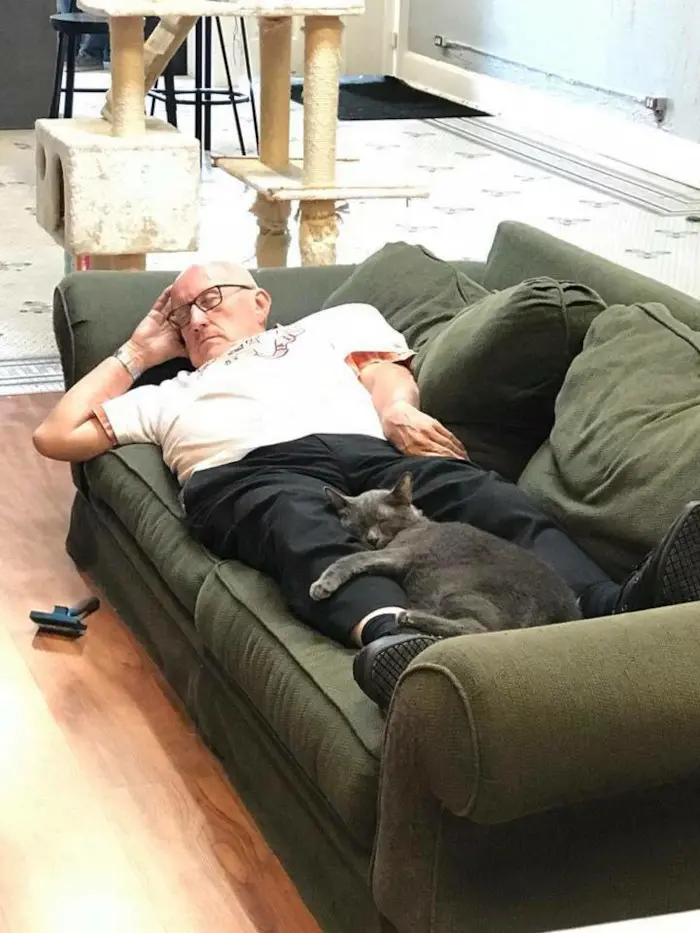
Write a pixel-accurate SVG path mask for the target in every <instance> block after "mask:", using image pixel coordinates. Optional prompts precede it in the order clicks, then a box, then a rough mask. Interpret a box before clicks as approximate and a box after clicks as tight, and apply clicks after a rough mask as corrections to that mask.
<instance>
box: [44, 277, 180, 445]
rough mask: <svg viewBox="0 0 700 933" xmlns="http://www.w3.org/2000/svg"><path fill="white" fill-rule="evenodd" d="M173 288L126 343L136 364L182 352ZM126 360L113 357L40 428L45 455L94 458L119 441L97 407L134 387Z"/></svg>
mask: <svg viewBox="0 0 700 933" xmlns="http://www.w3.org/2000/svg"><path fill="white" fill-rule="evenodd" d="M169 298H170V289H169V288H167V289H166V290H165V291H164V292H163V293H162V294H161V295H160V296H159V297H158V299H157V301H156V303H155V304H154V306H153V308H151V310H150V311H149V312H148V314H147V315H146V317H145V318H144V319H143V321H141V323H140V324H139V326H138V327H137V328H136V330H135V331H134V333H133V335H132V337H131V339H130V340H128V341H127V342H126V343H125V344H124V347H123V348H122V349H123V351H124V355H125V356H126V358H127V362H128V364H129V368H130V369H134V370H137V371H140V372H143V370H145V369H149V368H150V367H151V366H155V365H157V364H158V363H162V362H163V361H164V360H167V359H170V358H171V357H173V356H176V355H178V353H181V352H182V349H183V348H182V343H181V342H180V339H179V334H178V333H177V332H176V331H175V330H174V328H173V327H172V325H171V324H170V323H169V321H168V314H167V311H168V301H169ZM132 383H133V378H132V376H131V375H130V373H129V371H128V369H127V367H126V366H125V365H124V363H121V362H120V361H119V360H118V359H115V358H114V357H110V358H109V359H106V360H103V361H102V362H101V363H100V364H99V365H98V366H96V367H95V369H93V370H92V371H91V372H89V373H88V374H87V375H86V376H83V378H82V379H81V380H80V381H79V382H77V383H76V384H75V385H74V386H73V387H72V388H71V389H69V390H68V392H66V394H65V395H64V396H63V398H62V399H61V400H60V401H59V403H58V404H57V405H56V407H55V408H54V409H53V411H51V412H50V413H49V414H48V416H47V417H46V419H45V420H44V421H43V423H42V424H40V425H39V427H38V428H37V429H36V431H35V432H34V436H33V440H34V446H35V447H36V449H37V450H38V451H39V453H40V454H42V455H43V456H44V457H49V458H51V459H52V460H70V461H74V462H78V461H82V460H90V459H92V458H93V457H97V456H98V455H99V454H101V453H104V452H105V451H106V450H108V449H109V448H110V447H112V446H113V445H114V438H112V437H110V436H109V435H108V434H107V431H106V430H105V428H104V427H103V426H102V424H101V422H100V420H99V419H98V418H97V417H96V416H95V414H94V411H95V409H96V408H98V407H99V406H100V405H102V404H103V403H104V402H106V401H108V400H109V399H113V398H116V397H117V396H119V395H123V394H124V393H125V392H126V391H127V390H128V389H130V388H131V385H132Z"/></svg>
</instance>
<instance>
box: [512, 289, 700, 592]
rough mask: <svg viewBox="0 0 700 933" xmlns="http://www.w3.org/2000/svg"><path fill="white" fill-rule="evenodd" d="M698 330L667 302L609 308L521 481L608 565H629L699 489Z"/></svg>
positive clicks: (623, 569) (619, 573)
mask: <svg viewBox="0 0 700 933" xmlns="http://www.w3.org/2000/svg"><path fill="white" fill-rule="evenodd" d="M696 322H697V329H692V328H690V327H688V326H687V325H686V324H684V323H681V322H680V321H679V320H678V319H677V318H676V317H674V315H672V314H671V312H670V311H669V310H668V309H667V308H665V307H664V306H663V305H661V304H656V303H649V304H637V305H632V306H630V307H625V306H621V305H617V306H613V307H611V308H608V309H607V310H606V311H604V312H603V313H602V314H600V315H599V316H598V318H597V319H596V320H595V321H594V323H593V324H592V326H591V328H590V330H589V332H588V335H587V337H586V341H585V344H584V347H583V351H582V352H581V353H580V354H579V356H577V357H576V359H575V360H574V361H573V363H572V365H571V367H570V369H569V372H568V373H567V376H566V379H565V381H564V384H563V386H562V389H561V392H560V393H559V396H558V398H557V402H556V419H555V423H554V428H553V429H552V432H551V435H550V437H549V439H548V441H547V443H545V444H544V445H543V447H542V448H541V449H540V450H539V451H538V452H537V453H536V455H535V456H534V457H533V459H532V461H531V462H530V463H529V464H528V466H527V469H526V470H525V472H524V473H523V475H522V477H521V481H520V485H521V486H522V488H523V489H525V490H527V491H528V492H529V493H531V494H532V495H533V496H535V497H536V498H537V499H538V500H539V502H540V503H541V504H542V505H543V506H544V508H545V509H546V510H547V511H548V512H549V513H550V514H552V515H553V516H554V517H555V518H556V519H558V520H559V521H560V522H561V523H562V524H563V525H565V527H566V528H567V529H568V531H569V532H570V534H571V535H572V536H573V537H574V538H576V539H577V540H578V541H579V542H580V543H581V544H582V545H583V547H584V548H585V549H586V550H587V551H588V552H589V553H590V554H591V555H592V556H593V557H594V558H595V559H596V560H597V561H598V563H599V564H601V565H602V566H603V567H604V568H605V569H606V570H607V571H608V572H609V573H611V574H612V575H613V576H615V577H617V578H618V579H620V578H622V577H623V576H624V575H625V574H626V573H628V572H629V571H630V570H631V569H632V568H633V567H634V566H635V565H636V564H637V563H638V562H639V561H640V560H641V558H642V557H643V556H644V555H645V553H646V552H647V551H648V550H649V548H651V547H652V546H653V545H654V544H656V543H657V542H658V541H659V539H660V538H661V536H662V535H663V533H664V531H665V530H666V528H667V527H668V525H669V524H670V522H671V521H672V519H673V518H674V517H675V516H676V515H677V514H678V512H679V511H680V509H681V507H682V506H683V505H684V503H685V502H687V501H688V500H690V499H697V498H699V493H700V478H699V477H700V474H699V471H698V461H699V459H700V440H699V438H700V333H698V331H699V330H700V315H698V317H697V318H696Z"/></svg>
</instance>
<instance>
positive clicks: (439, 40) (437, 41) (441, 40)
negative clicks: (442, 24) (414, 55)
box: [433, 36, 445, 49]
mask: <svg viewBox="0 0 700 933" xmlns="http://www.w3.org/2000/svg"><path fill="white" fill-rule="evenodd" d="M444 44H445V37H444V36H433V45H435V46H437V48H439V49H441V48H442V47H443V46H444Z"/></svg>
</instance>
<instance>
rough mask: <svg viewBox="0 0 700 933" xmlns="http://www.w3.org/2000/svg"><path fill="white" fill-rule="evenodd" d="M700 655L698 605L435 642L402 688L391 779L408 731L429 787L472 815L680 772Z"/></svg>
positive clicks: (487, 817) (695, 716) (699, 678)
mask: <svg viewBox="0 0 700 933" xmlns="http://www.w3.org/2000/svg"><path fill="white" fill-rule="evenodd" d="M699 655H700V604H697V603H695V604H693V603H691V604H687V605H684V606H673V607H667V608H663V609H656V610H652V611H648V612H640V613H633V614H629V615H625V616H616V617H613V618H604V619H595V620H583V621H579V622H570V623H567V624H565V625H557V626H548V627H541V628H535V629H529V630H519V631H512V632H500V633H494V634H489V635H479V636H468V637H463V638H458V639H450V640H447V641H444V642H441V643H438V644H437V645H435V646H433V647H431V648H430V649H429V650H428V651H426V652H425V653H424V654H422V655H421V656H420V658H419V659H417V660H416V662H415V663H414V664H413V665H411V667H410V669H409V670H408V671H407V672H406V674H405V675H404V678H403V679H402V681H401V683H400V685H399V687H398V689H397V692H396V696H395V698H394V702H393V704H392V709H391V712H390V720H389V723H388V739H387V746H386V758H385V761H384V763H383V767H384V769H385V774H386V773H387V772H391V769H392V755H393V750H394V749H395V748H396V747H397V746H398V745H400V744H403V743H405V742H406V741H407V740H408V736H409V735H410V737H411V738H410V741H411V742H412V743H414V744H415V746H416V747H415V752H416V755H415V763H416V766H417V767H420V768H422V769H424V770H425V775H424V777H425V779H426V780H427V782H428V786H429V787H430V790H431V792H432V793H433V794H434V795H435V797H436V798H437V799H438V800H439V801H441V802H442V803H443V804H444V806H446V807H447V808H448V809H449V810H450V811H452V813H454V814H456V815H459V816H465V817H468V818H469V819H471V820H472V821H474V822H476V823H500V822H505V821H510V820H514V819H517V818H520V817H524V816H527V815H529V814H533V813H538V812H541V811H543V810H547V809H551V808H555V807H562V806H567V805H571V804H574V803H577V802H580V801H584V800H590V799H595V798H601V797H607V796H611V795H614V794H618V793H621V792H625V791H631V790H639V789H643V788H648V787H653V786H657V785H660V784H665V783H669V782H673V781H676V780H679V779H682V778H684V777H687V776H689V775H690V774H691V773H692V772H694V771H696V770H697V768H698V761H699V758H700V665H699V664H698V657H699ZM401 754H402V755H403V752H402V753H401Z"/></svg>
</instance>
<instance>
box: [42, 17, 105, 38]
mask: <svg viewBox="0 0 700 933" xmlns="http://www.w3.org/2000/svg"><path fill="white" fill-rule="evenodd" d="M50 19H51V25H52V26H53V28H54V29H55V30H56V32H62V33H63V34H64V35H66V36H75V37H76V38H78V39H79V38H80V36H85V35H90V36H106V35H109V23H108V22H107V21H106V20H104V19H98V18H97V17H96V16H91V15H90V14H89V13H54V14H53V15H52V16H51V17H50Z"/></svg>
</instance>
